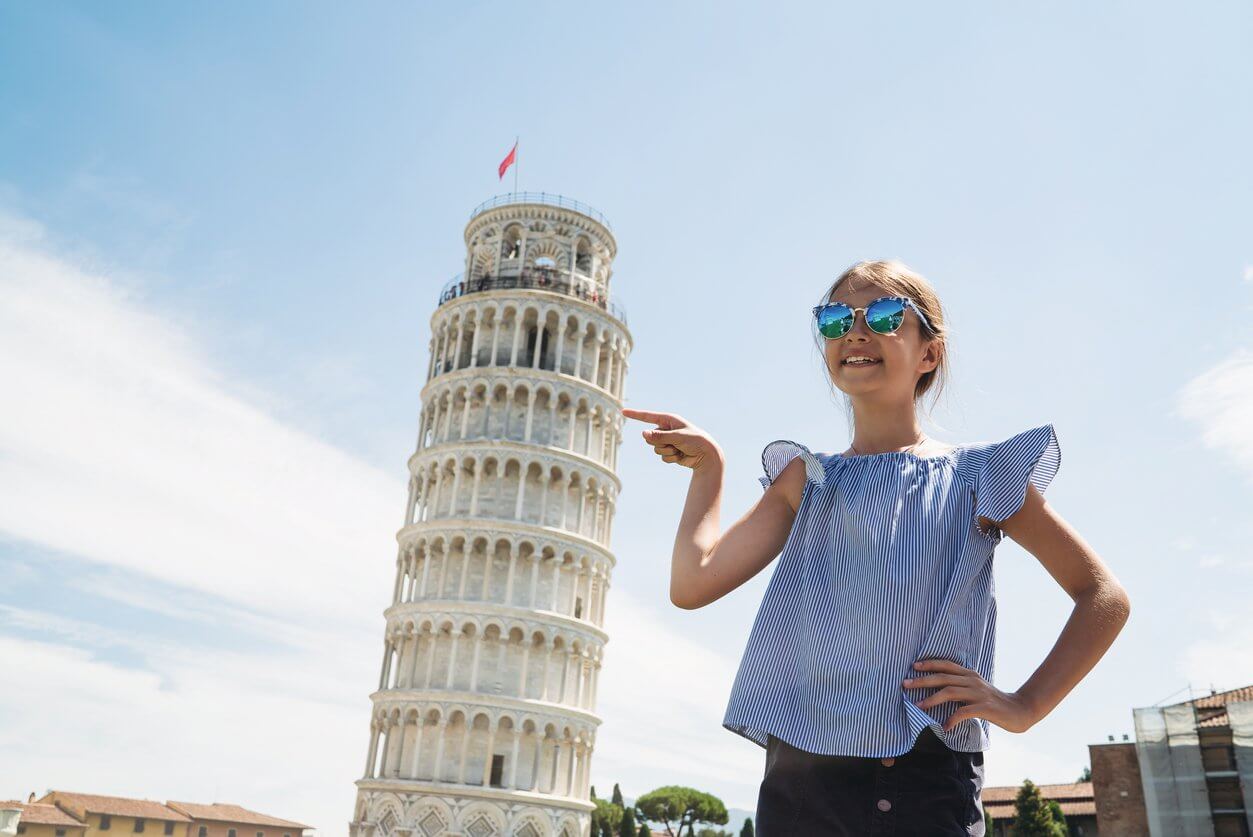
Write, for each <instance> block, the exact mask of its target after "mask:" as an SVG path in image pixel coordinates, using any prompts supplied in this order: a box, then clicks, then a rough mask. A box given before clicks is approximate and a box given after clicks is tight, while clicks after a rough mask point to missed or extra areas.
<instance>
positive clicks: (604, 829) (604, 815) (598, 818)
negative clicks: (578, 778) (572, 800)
mask: <svg viewBox="0 0 1253 837" xmlns="http://www.w3.org/2000/svg"><path fill="white" fill-rule="evenodd" d="M592 802H593V803H594V804H595V805H596V810H595V811H592V829H591V831H592V837H614V835H615V833H616V832H617V830H618V824H619V823H621V822H622V809H621V808H619V807H618V806H617V805H614V804H613V803H612V802H609V801H607V800H604V799H596V798H595V797H593V798H592Z"/></svg>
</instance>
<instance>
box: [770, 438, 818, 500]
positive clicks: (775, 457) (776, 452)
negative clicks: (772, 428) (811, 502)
mask: <svg viewBox="0 0 1253 837" xmlns="http://www.w3.org/2000/svg"><path fill="white" fill-rule="evenodd" d="M798 456H800V457H802V458H803V459H804V460H805V477H806V479H808V480H809V481H810V482H812V483H814V484H815V485H822V483H823V480H824V479H825V478H826V475H825V474H824V473H823V470H822V462H821V461H819V459H818V457H817V456H815V455H814V454H813V453H811V452H810V451H809V448H807V447H805V446H804V445H802V444H801V443H800V442H793V441H792V440H790V439H776V440H775V441H773V442H771V443H770V444H768V445H766V448H765V450H763V451H762V452H761V467H762V470H764V471H765V472H766V475H765V476H764V477H758V478H757V481H758V482H760V483H761V488H762V490H763V491H764V490H766V489H767V488H769V487H770V485H771V483H773V482H774V481H775V478H776V477H778V476H779V474H781V473H783V469H784V468H785V467H786V466H787V464H788V463H789V462H791V461H792V460H793V459H795V458H796V457H798Z"/></svg>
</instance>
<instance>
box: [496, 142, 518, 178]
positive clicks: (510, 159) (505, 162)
mask: <svg viewBox="0 0 1253 837" xmlns="http://www.w3.org/2000/svg"><path fill="white" fill-rule="evenodd" d="M517 153H518V141H517V140H514V142H513V148H511V149H509V156H507V157H505V159H503V160H501V161H500V170H499V171H500V178H498V179H504V176H505V169H507V168H509V167H510V166H511V165H513V161H514V157H515V156H516V155H517Z"/></svg>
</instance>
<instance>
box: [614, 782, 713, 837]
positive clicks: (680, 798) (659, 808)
mask: <svg viewBox="0 0 1253 837" xmlns="http://www.w3.org/2000/svg"><path fill="white" fill-rule="evenodd" d="M635 807H636V808H637V809H639V812H640V813H641V814H642V815H643V817H644V818H645V819H648V820H652V821H654V822H660V823H664V824H665V826H666V834H668V835H669V836H670V837H683V834H684V831H683V827H684V826H687V837H695V834H696V831H695V826H696V824H698V823H700V824H706V823H708V824H711V825H726V822H727V818H728V815H727V807H726V806H725V805H723V804H722V800H721V799H719V798H718V797H716V796H712V795H711V794H708V793H704V792H703V791H698V790H696V788H688V787H684V786H682V785H666V786H664V787H660V788H657V789H656V790H652V791H649V792H648V793H646V794H644V795H643V796H641V797H640V798H639V799H637V800H635ZM671 822H674V826H671V825H670V823H671ZM676 829H677V831H676Z"/></svg>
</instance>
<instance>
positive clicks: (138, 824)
mask: <svg viewBox="0 0 1253 837" xmlns="http://www.w3.org/2000/svg"><path fill="white" fill-rule="evenodd" d="M143 830H144V821H143V819H142V818H141V817H135V833H136V834H138V833H140V832H141V831H143Z"/></svg>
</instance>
